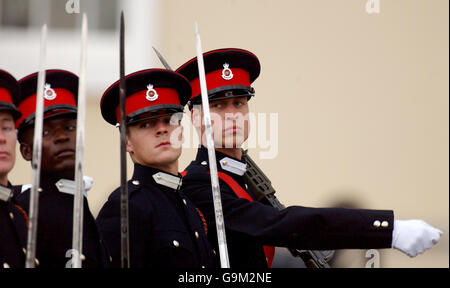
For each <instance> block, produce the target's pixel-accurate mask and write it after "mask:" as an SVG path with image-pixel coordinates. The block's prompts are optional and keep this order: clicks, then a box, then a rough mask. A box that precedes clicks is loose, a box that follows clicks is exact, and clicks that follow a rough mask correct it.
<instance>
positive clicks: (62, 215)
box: [16, 177, 109, 268]
mask: <svg viewBox="0 0 450 288" xmlns="http://www.w3.org/2000/svg"><path fill="white" fill-rule="evenodd" d="M58 180H59V179H56V180H55V179H51V178H47V177H42V178H41V180H40V187H41V189H42V192H39V210H38V227H37V243H36V258H37V259H38V260H39V267H42V268H66V267H71V259H72V257H73V254H72V252H73V251H71V249H72V233H73V199H74V196H73V192H72V193H65V192H60V190H59V189H58V187H57V183H58V182H59V181H58ZM19 188H20V186H18V187H16V190H18V189H19ZM30 192H31V191H30V189H28V190H26V191H24V192H22V193H20V194H18V195H17V196H16V200H17V202H18V203H19V204H20V205H21V206H22V207H26V211H27V212H28V208H29V201H30ZM82 255H83V256H84V257H82V260H83V261H82V263H81V265H82V267H83V268H101V267H105V266H106V265H107V262H108V261H109V256H108V254H107V250H106V247H105V246H104V245H103V244H102V241H101V239H100V234H99V232H98V229H97V226H96V223H95V219H94V217H93V216H92V214H91V212H90V210H89V205H88V202H87V200H86V198H85V197H84V206H83V253H82Z"/></svg>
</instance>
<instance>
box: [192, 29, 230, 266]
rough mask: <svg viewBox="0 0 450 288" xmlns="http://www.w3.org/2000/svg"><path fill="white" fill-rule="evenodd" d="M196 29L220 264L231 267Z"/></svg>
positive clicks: (200, 49)
mask: <svg viewBox="0 0 450 288" xmlns="http://www.w3.org/2000/svg"><path fill="white" fill-rule="evenodd" d="M194 29H195V38H196V48H197V64H198V74H199V78H200V89H201V95H202V109H203V115H204V117H203V118H204V124H205V127H206V131H205V133H206V143H207V148H208V159H209V169H210V172H211V186H212V196H213V203H214V214H215V219H216V229H217V241H218V243H219V255H220V266H221V267H222V268H230V261H229V259H228V248H227V239H226V235H225V223H224V219H223V209H222V200H221V196H220V187H219V178H218V174H217V162H216V154H215V149H214V140H213V137H212V127H211V114H210V112H209V99H208V90H207V88H206V78H205V66H204V63H203V53H202V46H201V45H202V44H201V40H200V33H199V32H198V25H197V22H195V25H194Z"/></svg>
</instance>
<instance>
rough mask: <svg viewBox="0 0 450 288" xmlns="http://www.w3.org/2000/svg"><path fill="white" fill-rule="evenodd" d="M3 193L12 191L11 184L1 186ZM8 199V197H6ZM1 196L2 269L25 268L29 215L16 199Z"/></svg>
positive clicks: (0, 237) (0, 247)
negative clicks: (3, 198)
mask: <svg viewBox="0 0 450 288" xmlns="http://www.w3.org/2000/svg"><path fill="white" fill-rule="evenodd" d="M1 189H2V191H3V195H4V196H5V195H6V193H8V190H9V193H12V191H11V189H12V187H11V185H8V187H4V186H2V187H1ZM2 191H0V193H2ZM5 200H6V199H5ZM5 200H2V197H0V269H2V268H24V267H25V252H26V250H25V247H26V244H27V243H26V238H27V215H26V213H25V211H24V210H23V209H22V208H21V207H20V206H18V205H17V204H16V203H15V202H14V199H10V200H9V201H5Z"/></svg>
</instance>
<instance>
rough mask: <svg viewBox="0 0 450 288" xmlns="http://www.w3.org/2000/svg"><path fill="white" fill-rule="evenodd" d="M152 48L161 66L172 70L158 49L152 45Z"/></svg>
mask: <svg viewBox="0 0 450 288" xmlns="http://www.w3.org/2000/svg"><path fill="white" fill-rule="evenodd" d="M153 50H154V51H155V53H156V56H158V58H159V61H161V63H162V64H163V66H164V67H165V68H166V69H167V70H171V71H173V69H172V68H170V65H169V63H167V61H166V59H164V57H163V56H162V55H161V53H159V51H158V50H156V48H155V47H154V46H153Z"/></svg>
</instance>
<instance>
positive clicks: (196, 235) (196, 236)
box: [194, 231, 200, 239]
mask: <svg viewBox="0 0 450 288" xmlns="http://www.w3.org/2000/svg"><path fill="white" fill-rule="evenodd" d="M194 234H195V238H197V239H198V237H200V235H198V232H197V231H195V233H194Z"/></svg>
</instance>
